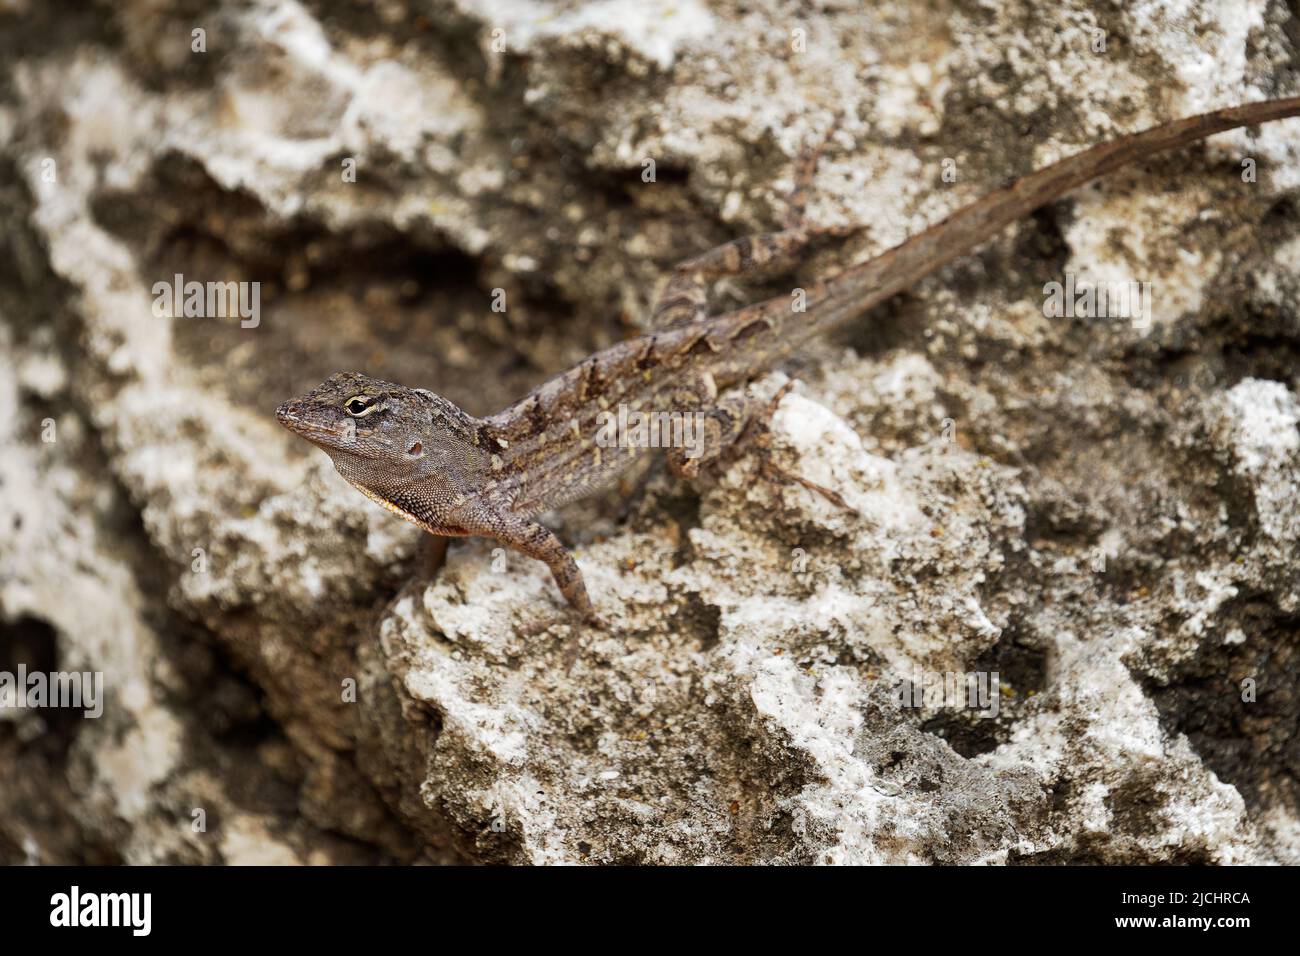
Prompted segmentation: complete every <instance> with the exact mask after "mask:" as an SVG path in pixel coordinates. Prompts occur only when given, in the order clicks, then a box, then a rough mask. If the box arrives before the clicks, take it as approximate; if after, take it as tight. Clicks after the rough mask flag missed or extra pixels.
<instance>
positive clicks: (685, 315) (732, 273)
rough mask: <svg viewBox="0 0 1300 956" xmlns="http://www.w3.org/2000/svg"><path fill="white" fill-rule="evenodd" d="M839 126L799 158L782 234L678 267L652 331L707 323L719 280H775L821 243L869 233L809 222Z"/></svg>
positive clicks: (720, 249)
mask: <svg viewBox="0 0 1300 956" xmlns="http://www.w3.org/2000/svg"><path fill="white" fill-rule="evenodd" d="M839 125H840V118H839V117H837V118H836V120H835V122H834V123H833V124H832V125H831V128H830V129H829V130H828V131H827V132H826V135H825V136H824V137H823V138H822V140H821V141H820V142H819V143H818V144H817V145H816V146H814V147H812V148H809V149H805V150H804V151H803V152H802V153H801V154H800V155H799V157H797V158H796V160H795V176H794V188H793V189H792V190H791V191H790V193H789V194H788V195H787V196H786V199H785V203H786V214H785V217H784V221H783V223H782V226H783V228H781V229H779V230H776V231H774V232H762V233H755V234H753V235H748V236H741V237H740V238H738V239H732V240H731V241H730V242H724V243H723V244H722V245H720V246H715V247H714V248H712V249H709V250H708V251H706V252H703V253H701V254H699V255H697V256H692V257H691V258H689V259H687V260H685V261H684V262H681V263H679V264H678V265H677V266H676V267H675V268H674V269H673V271H672V274H671V275H670V276H669V279H668V282H667V284H666V285H665V286H664V289H663V291H662V292H661V293H660V295H659V298H658V299H656V300H655V304H654V307H653V308H652V310H651V320H650V325H651V327H652V328H655V329H666V328H674V327H676V326H680V325H687V324H690V323H693V322H701V321H703V320H704V319H706V318H708V314H709V307H708V298H709V288H710V286H711V285H712V284H713V283H714V282H715V281H717V280H718V279H722V278H728V277H741V278H750V279H756V280H763V279H771V278H777V277H779V276H780V275H782V274H784V273H787V272H790V271H791V270H792V269H793V268H795V267H796V266H797V265H798V261H799V256H800V253H802V252H803V251H804V250H805V249H807V248H808V246H810V245H811V244H813V243H815V242H818V241H820V240H823V239H833V238H844V237H848V236H852V235H854V234H855V233H857V232H860V231H861V230H862V229H863V228H865V227H864V226H860V225H852V226H814V225H811V224H810V223H809V222H808V221H807V218H806V210H807V206H808V195H809V193H810V192H811V191H812V185H813V178H814V176H815V175H816V172H817V164H818V162H819V161H820V160H821V155H822V153H823V152H824V151H825V149H826V147H827V145H828V144H829V143H830V141H831V138H832V137H833V136H834V135H835V131H836V130H837V129H839Z"/></svg>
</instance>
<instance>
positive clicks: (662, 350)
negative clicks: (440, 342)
mask: <svg viewBox="0 0 1300 956" xmlns="http://www.w3.org/2000/svg"><path fill="white" fill-rule="evenodd" d="M1297 114H1300V97H1296V98H1291V99H1279V100H1269V101H1265V102H1260V103H1251V104H1248V105H1244V106H1235V107H1229V108H1227V109H1221V110H1216V111H1214V112H1211V113H1205V114H1202V115H1200V116H1193V117H1190V118H1187V119H1182V120H1178V121H1175V122H1172V123H1167V124H1164V125H1162V126H1156V127H1154V128H1152V129H1149V130H1146V131H1144V132H1141V133H1136V134H1132V135H1128V136H1123V137H1120V138H1119V139H1116V140H1113V141H1111V142H1108V143H1103V144H1101V145H1098V146H1094V147H1092V148H1091V149H1087V150H1084V151H1083V152H1080V153H1077V154H1075V155H1073V156H1070V157H1067V158H1066V159H1062V160H1061V161H1059V162H1057V163H1054V164H1053V165H1051V166H1048V167H1046V168H1044V169H1041V170H1038V171H1037V172H1034V173H1031V174H1029V175H1027V176H1025V177H1023V178H1021V179H1019V180H1016V181H1015V182H1013V183H1011V184H1010V185H1008V186H1006V187H1003V188H1001V189H997V190H995V191H993V192H991V193H989V194H988V195H986V196H985V197H983V198H982V199H979V200H977V201H975V202H973V203H971V204H969V205H967V206H965V207H963V208H962V209H960V210H958V211H957V212H955V213H953V214H952V215H951V216H949V217H948V218H946V219H944V220H943V221H941V222H939V223H937V224H936V225H934V226H931V227H930V228H928V229H926V230H925V231H924V232H921V233H919V234H918V235H916V236H914V237H912V238H911V239H908V240H907V241H905V242H903V243H902V244H900V245H898V246H895V247H894V248H892V249H890V250H888V251H887V252H885V253H883V254H881V255H879V256H876V257H875V258H873V259H870V260H868V261H866V262H863V263H861V264H859V265H855V266H852V267H850V268H848V269H845V270H844V271H842V272H840V273H839V274H837V275H835V276H833V277H831V278H826V279H822V280H820V281H818V282H815V283H813V284H811V285H810V286H809V287H808V288H807V289H806V290H805V298H804V310H803V311H796V310H795V308H793V306H792V299H791V298H790V297H786V296H779V297H776V298H772V299H769V300H767V301H764V302H759V303H757V304H754V305H750V306H747V307H745V308H741V309H738V310H735V311H732V312H727V313H725V314H722V315H714V316H710V315H708V311H707V291H708V288H709V285H710V283H711V282H712V281H714V280H716V279H718V278H721V277H723V276H726V275H739V274H761V273H762V272H765V271H766V272H771V271H773V270H774V268H775V267H776V266H778V265H781V264H786V263H788V262H789V261H790V260H791V259H792V258H793V257H794V256H795V255H796V254H797V253H798V252H799V250H800V249H802V248H804V247H805V246H806V245H807V244H808V243H809V242H810V241H811V240H812V239H814V238H816V237H817V236H818V235H819V234H824V233H825V231H819V230H816V229H810V228H807V227H805V226H803V225H802V224H801V223H800V222H797V221H796V222H794V223H792V224H791V225H789V227H788V228H786V229H783V230H780V231H778V232H772V233H766V234H763V235H760V236H752V237H745V238H741V239H736V240H733V241H732V242H728V243H725V244H724V245H721V246H718V247H717V248H715V249H712V250H710V251H708V252H706V253H704V254H703V255H700V256H697V257H695V258H693V259H690V260H687V261H686V262H684V263H682V264H681V265H680V266H678V267H677V268H676V269H675V270H674V272H673V274H672V277H671V279H670V281H669V282H668V284H667V287H666V288H665V290H664V294H663V295H662V297H661V298H660V300H659V302H658V305H657V308H656V309H655V326H656V328H655V330H654V331H651V332H649V333H647V334H644V335H641V336H639V337H636V338H632V339H628V340H626V341H623V342H620V343H619V344H617V345H614V346H611V347H609V348H606V349H603V350H601V351H599V352H596V353H595V354H593V355H591V356H589V357H588V358H587V359H585V360H583V361H582V362H581V363H579V364H578V365H576V366H574V367H573V368H571V369H569V370H568V371H567V372H563V373H561V374H559V375H557V376H555V377H554V378H552V379H550V380H549V381H547V382H546V383H545V384H543V385H541V386H540V387H538V388H537V389H536V390H534V391H533V392H532V393H531V394H529V395H528V396H527V397H525V398H523V399H521V400H520V401H518V402H515V403H514V404H513V405H511V406H510V407H508V408H506V409H504V410H502V411H500V412H498V413H497V414H495V415H492V416H490V417H488V418H475V417H473V416H471V415H469V414H467V413H465V412H464V411H462V410H461V409H460V408H458V407H456V406H455V405H453V404H452V403H451V402H449V401H447V400H446V399H444V398H440V397H439V396H437V395H435V394H434V393H432V392H430V391H426V390H424V389H418V388H408V387H406V386H404V385H397V384H394V383H392V382H383V381H378V380H376V379H373V378H370V377H369V376H367V375H364V374H362V373H361V372H340V373H337V374H335V375H331V376H330V377H329V378H328V379H326V380H325V381H324V382H323V383H322V384H321V385H320V386H318V387H317V388H315V389H313V390H312V391H310V392H308V393H307V394H305V395H303V396H301V397H299V398H296V399H293V400H292V401H288V402H285V403H284V404H283V405H281V406H280V407H279V409H278V410H277V411H276V416H277V418H278V419H279V421H280V423H281V424H282V425H284V426H285V427H286V428H288V429H290V430H291V431H293V432H295V433H297V434H298V435H301V436H302V437H303V438H305V439H307V440H308V441H310V442H312V443H313V444H315V445H318V446H319V447H321V448H322V449H324V450H325V451H326V452H327V453H328V454H329V456H330V458H331V459H333V462H334V465H335V467H336V468H337V469H338V471H339V473H340V474H341V475H342V476H343V477H344V478H346V479H347V480H348V481H349V482H351V483H352V484H353V485H354V486H355V487H357V488H358V489H359V490H360V491H361V492H362V493H364V494H365V495H366V496H367V497H369V498H371V499H373V500H374V501H376V502H378V503H379V504H381V505H383V506H384V507H385V508H388V509H389V510H390V511H393V512H395V513H397V514H399V515H401V516H402V517H403V518H406V519H407V520H408V521H411V522H414V523H415V524H417V525H419V526H420V527H421V528H423V529H424V530H426V531H428V532H429V533H430V534H434V535H442V536H461V535H483V536H487V537H492V538H496V539H498V540H500V541H502V542H503V543H505V544H507V545H509V546H510V547H512V548H514V549H516V550H517V551H520V552H522V553H523V554H526V555H529V556H531V557H534V558H537V559H538V560H541V561H544V562H546V564H547V565H548V566H549V567H550V569H551V573H552V575H553V576H554V578H555V583H556V584H557V585H559V588H560V591H561V592H563V594H564V596H565V597H566V598H567V599H568V601H569V603H570V604H571V605H573V607H574V608H575V609H577V610H578V611H579V612H580V613H581V614H582V615H583V616H584V617H586V618H587V619H588V620H590V621H593V622H596V623H598V622H599V619H598V618H597V616H596V613H595V610H594V608H593V607H592V603H591V600H590V599H589V597H588V596H587V589H586V587H585V585H584V583H583V579H582V573H581V572H580V571H579V570H578V565H577V563H576V562H575V561H574V560H573V557H572V556H571V555H570V554H569V552H568V551H567V550H566V549H565V547H564V545H563V544H562V543H561V542H560V540H559V539H558V538H557V537H556V536H555V534H554V533H552V532H551V531H550V530H548V529H547V528H546V527H544V526H543V525H542V524H540V523H538V521H537V520H536V516H537V515H538V514H539V513H541V512H543V511H546V510H548V509H551V508H554V507H557V506H559V505H561V504H564V503H566V502H569V501H573V500H574V499H577V498H580V497H582V496H584V495H586V494H588V493H590V492H593V491H595V490H598V489H599V488H601V487H602V486H604V485H606V484H608V483H609V482H610V481H611V479H613V478H614V477H615V476H616V475H618V474H619V473H620V472H621V471H623V469H625V468H626V467H628V466H629V465H630V464H631V463H632V462H633V461H634V460H635V459H636V458H637V457H639V456H640V455H641V454H643V453H645V451H647V449H646V448H645V447H641V446H640V445H638V444H637V443H635V442H615V443H610V442H602V441H600V440H598V437H599V436H600V435H601V434H602V429H603V426H604V425H605V424H607V423H608V421H609V419H608V415H609V414H611V413H612V411H613V410H614V409H617V408H618V407H619V406H623V407H624V408H628V409H635V410H639V411H641V412H643V413H645V412H653V413H664V412H667V413H670V414H671V413H677V414H691V413H697V412H703V413H705V415H706V416H707V417H706V419H705V421H706V430H707V436H708V437H707V442H706V444H705V446H704V447H703V448H701V449H696V450H695V451H698V452H699V454H693V453H692V451H691V450H688V449H685V448H680V447H677V448H671V449H669V452H668V461H669V465H670V467H671V468H672V469H673V470H674V471H675V472H676V473H678V474H683V475H692V474H694V473H695V472H696V471H697V470H698V467H699V464H700V463H701V462H702V461H704V460H707V459H708V458H711V457H714V456H716V455H717V454H718V453H719V452H720V451H721V450H722V449H723V448H724V447H725V446H726V445H728V444H729V443H731V442H732V441H734V440H735V438H736V437H737V436H738V435H739V434H740V432H741V430H742V426H743V425H744V423H745V421H746V420H747V418H748V417H749V416H750V415H751V414H752V413H753V411H754V410H753V408H752V407H751V405H752V403H749V404H747V403H745V402H744V400H743V399H740V398H738V397H734V395H728V396H726V397H720V393H721V392H722V391H723V390H726V389H733V390H735V391H738V389H737V387H738V386H742V385H744V384H745V383H746V382H747V381H749V380H750V379H752V378H754V377H755V376H757V375H758V374H759V373H761V372H763V371H765V370H767V369H769V368H770V367H771V366H772V365H773V364H775V363H776V362H777V361H779V360H780V359H781V358H782V357H783V356H785V355H787V354H788V353H790V352H791V351H793V350H794V349H796V348H798V347H799V345H800V344H801V343H803V342H804V341H806V340H807V339H809V338H811V337H812V336H815V335H819V334H821V333H823V332H825V331H827V330H828V329H831V328H833V327H835V326H837V325H839V324H841V323H843V322H845V321H848V320H850V319H852V318H854V317H855V316H858V315H861V314H862V313H864V312H866V311H867V310H868V309H870V308H872V307H873V306H875V305H877V304H878V303H880V302H882V301H884V300H885V299H888V298H889V297H890V296H892V295H894V294H896V293H898V292H901V291H903V290H905V289H906V288H908V287H909V286H911V285H912V284H913V283H915V282H917V281H918V280H920V279H921V278H923V277H924V276H926V275H928V274H929V273H931V272H934V271H935V270H936V269H938V268H940V267H941V266H943V265H945V264H947V263H948V262H951V261H952V260H953V259H955V258H957V257H958V256H961V255H963V254H965V253H967V252H969V251H970V250H971V249H973V248H974V247H975V246H977V245H979V244H980V243H981V242H983V241H985V240H986V239H988V238H990V237H991V236H993V235H994V234H995V233H997V232H998V231H999V230H1001V229H1002V228H1003V227H1004V226H1006V225H1008V224H1009V223H1011V222H1014V221H1015V220H1017V219H1019V218H1021V217H1022V216H1025V215H1027V214H1028V213H1030V212H1032V211H1033V210H1035V209H1037V208H1038V207H1040V206H1043V205H1045V204H1046V203H1049V202H1051V201H1052V200H1055V199H1057V198H1059V197H1060V196H1062V195H1064V194H1065V193H1067V192H1069V191H1070V190H1071V189H1074V188H1075V187H1077V186H1080V185H1082V184H1084V183H1086V182H1088V181H1089V180H1091V179H1093V178H1095V177H1097V176H1101V175H1103V174H1105V173H1108V172H1110V171H1112V170H1115V169H1118V168H1119V167H1121V166H1123V165H1125V164H1126V163H1129V162H1132V161H1133V160H1136V159H1141V158H1143V157H1146V156H1149V155H1151V154H1153V153H1156V152H1159V151H1162V150H1167V149H1171V148H1173V147H1177V146H1181V145H1184V144H1186V143H1190V142H1193V141H1195V140H1198V139H1201V138H1203V137H1206V136H1209V135H1211V134H1214V133H1218V132H1222V131H1224V130H1229V129H1233V128H1235V127H1238V126H1247V125H1253V124H1256V123H1262V122H1266V121H1268V120H1275V119H1281V118H1283V117H1287V116H1295V115H1297ZM815 161H816V160H815V158H814V160H813V163H814V164H815ZM799 211H800V218H802V209H801V204H800V208H799Z"/></svg>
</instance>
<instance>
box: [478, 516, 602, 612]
mask: <svg viewBox="0 0 1300 956" xmlns="http://www.w3.org/2000/svg"><path fill="white" fill-rule="evenodd" d="M469 527H470V529H471V533H473V534H480V535H483V536H484V537H490V538H496V539H497V540H498V541H500V542H501V543H502V544H504V545H507V546H509V547H511V548H513V549H514V550H516V551H518V552H519V553H520V554H524V555H527V556H528V557H530V558H536V559H537V560H538V561H542V562H544V563H545V564H546V566H547V567H548V568H550V569H551V577H553V578H554V579H555V584H556V586H557V587H559V589H560V593H561V594H563V595H564V599H565V600H566V601H568V602H569V604H570V605H571V606H572V607H573V609H574V610H575V611H577V612H578V613H579V614H581V615H582V617H583V618H584V619H585V620H586V621H587V622H588V623H589V624H593V625H595V626H597V627H603V626H604V624H603V622H602V621H601V619H600V617H599V615H597V614H596V609H595V607H594V606H593V605H592V603H591V598H589V597H588V596H587V586H586V584H585V583H584V581H583V579H582V571H581V570H579V568H578V562H577V561H575V560H573V555H571V554H569V552H568V550H567V549H566V548H565V547H564V543H563V542H562V541H560V539H559V538H558V537H556V536H555V533H554V532H553V531H551V530H550V529H549V528H547V527H546V526H544V525H542V524H539V523H538V522H536V521H533V520H531V519H529V518H524V517H521V516H519V515H515V514H511V513H510V512H508V511H495V510H488V509H478V510H476V512H475V514H474V515H473V517H472V518H471V519H470V521H469Z"/></svg>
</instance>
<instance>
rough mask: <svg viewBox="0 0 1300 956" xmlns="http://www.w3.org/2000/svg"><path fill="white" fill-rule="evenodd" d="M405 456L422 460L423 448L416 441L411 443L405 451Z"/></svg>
mask: <svg viewBox="0 0 1300 956" xmlns="http://www.w3.org/2000/svg"><path fill="white" fill-rule="evenodd" d="M406 454H407V455H409V456H410V457H411V458H423V457H424V446H423V445H422V444H420V443H419V442H418V441H417V442H412V443H411V447H410V448H408V449H406Z"/></svg>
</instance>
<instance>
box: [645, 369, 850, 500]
mask: <svg viewBox="0 0 1300 956" xmlns="http://www.w3.org/2000/svg"><path fill="white" fill-rule="evenodd" d="M793 387H794V382H786V383H785V384H784V385H782V386H781V388H780V389H778V390H777V392H776V394H775V395H773V396H772V398H770V399H767V400H764V399H762V398H758V397H754V396H748V395H745V394H743V393H733V394H730V395H724V396H723V397H722V398H720V399H719V400H718V401H717V403H716V404H715V405H714V406H713V408H711V409H710V410H709V411H708V412H707V413H706V429H705V433H706V438H705V440H704V441H703V443H702V446H701V447H700V451H699V453H698V454H695V455H690V454H688V451H692V450H694V449H681V448H674V449H672V450H670V451H669V453H668V468H669V470H671V471H672V472H673V474H675V475H677V476H678V477H681V478H694V477H696V476H697V475H698V474H699V470H700V466H701V465H702V464H704V463H706V462H709V461H713V460H716V459H718V458H720V457H722V455H723V454H724V453H725V452H726V451H727V450H728V449H730V448H733V447H734V446H738V445H740V444H745V445H746V446H750V447H752V449H753V451H754V452H755V453H756V454H757V455H758V456H759V471H760V473H761V474H762V475H763V477H765V478H768V479H770V480H777V481H780V482H794V483H795V484H798V485H802V486H803V487H804V488H807V489H808V490H809V491H811V492H813V493H814V494H818V495H821V496H822V497H823V498H825V499H826V500H827V501H829V502H830V503H831V504H833V505H835V506H836V507H838V508H842V509H844V510H845V511H850V512H853V513H855V514H856V513H857V509H856V508H854V507H853V506H852V505H850V504H849V503H848V502H847V501H845V500H844V497H843V496H842V495H840V494H839V492H837V491H834V490H833V489H830V488H827V487H825V486H823V485H819V484H817V482H815V481H812V480H811V479H809V478H805V477H803V476H802V475H799V474H796V473H795V472H792V471H790V470H789V469H787V468H784V467H782V466H781V465H779V464H777V463H776V462H775V461H774V460H773V458H772V449H771V420H772V416H773V415H774V414H775V413H776V409H777V406H778V405H780V404H781V399H783V398H785V396H786V394H787V393H788V392H789V391H790V389H792V388H793Z"/></svg>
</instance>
